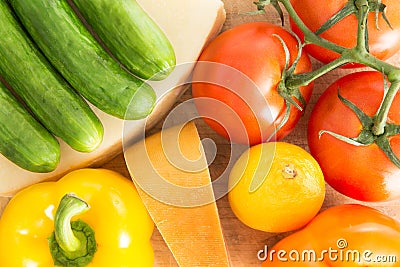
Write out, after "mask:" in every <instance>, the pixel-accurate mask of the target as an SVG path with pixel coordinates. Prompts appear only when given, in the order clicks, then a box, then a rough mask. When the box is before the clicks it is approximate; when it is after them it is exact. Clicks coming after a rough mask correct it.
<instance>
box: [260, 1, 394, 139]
mask: <svg viewBox="0 0 400 267" xmlns="http://www.w3.org/2000/svg"><path fill="white" fill-rule="evenodd" d="M349 1H354V4H355V7H356V14H355V15H356V16H357V19H358V21H359V23H358V34H357V45H356V46H355V47H353V48H345V47H341V46H338V45H336V44H334V43H332V42H330V41H328V40H326V39H324V38H322V37H320V36H319V35H317V34H315V33H314V32H312V31H311V30H310V29H309V28H308V27H307V26H306V25H305V24H304V22H303V21H302V19H301V18H300V17H299V16H298V14H297V13H296V11H295V10H294V8H293V6H292V4H291V2H290V0H259V2H256V5H257V7H258V9H261V8H262V7H263V6H264V7H265V6H266V5H268V4H270V3H271V2H274V3H275V5H276V3H278V2H280V3H281V4H282V5H283V6H284V7H285V9H286V11H287V12H288V14H289V16H290V17H291V19H292V20H293V21H294V23H296V25H297V27H299V29H300V30H301V31H302V32H303V33H304V41H305V43H306V44H315V45H318V46H321V47H323V48H326V49H328V50H331V51H334V52H336V53H338V54H340V55H341V56H340V57H339V58H338V59H337V60H334V61H332V62H331V63H328V64H326V65H324V66H322V67H321V68H319V69H317V70H314V71H312V72H309V73H303V74H293V75H290V76H288V77H287V78H286V81H285V83H286V86H287V87H288V88H295V87H299V86H304V85H307V84H309V83H310V82H312V81H313V80H315V79H317V78H319V77H321V76H322V75H324V74H326V73H328V72H330V71H331V70H333V69H335V68H337V67H340V66H341V65H344V64H346V63H349V62H354V63H359V64H362V65H364V66H367V67H370V68H373V69H375V70H377V71H379V72H381V73H383V74H384V75H386V76H387V78H388V81H389V82H390V83H391V86H390V87H389V90H388V92H387V93H386V94H385V97H384V100H383V102H382V105H381V107H380V109H379V111H378V113H377V115H376V117H375V121H374V127H373V134H374V135H377V136H378V135H381V134H383V133H384V131H385V126H386V124H387V117H388V113H389V109H390V106H391V104H392V102H393V99H394V97H395V96H396V94H397V92H398V90H399V89H400V68H398V67H396V66H393V65H391V64H389V63H387V62H385V61H382V60H379V59H377V58H376V57H374V56H372V55H371V54H370V53H369V51H368V30H367V18H368V15H369V12H370V11H371V10H370V8H371V7H370V4H369V0H349ZM371 2H372V1H371ZM378 4H379V3H375V2H374V3H373V10H372V11H374V12H376V10H377V5H378ZM374 5H375V6H374ZM383 15H384V14H383ZM384 18H385V21H387V19H386V17H384ZM387 23H388V21H387ZM389 26H390V24H389Z"/></svg>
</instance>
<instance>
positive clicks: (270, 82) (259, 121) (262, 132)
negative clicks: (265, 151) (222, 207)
mask: <svg viewBox="0 0 400 267" xmlns="http://www.w3.org/2000/svg"><path fill="white" fill-rule="evenodd" d="M274 35H279V36H280V37H281V38H282V39H283V40H284V42H285V44H286V46H287V47H288V50H289V52H290V65H291V64H292V62H293V61H294V59H295V58H296V56H297V54H298V42H297V41H296V39H295V38H294V37H293V36H292V35H291V34H290V33H288V32H287V31H286V30H285V29H284V28H282V27H280V26H276V25H273V24H269V23H265V22H256V23H248V24H243V25H239V26H237V27H235V28H233V29H231V30H228V31H226V32H224V33H222V34H220V35H219V36H218V37H217V38H215V39H214V40H213V41H212V42H211V43H210V44H209V45H208V47H206V49H205V50H204V51H203V53H202V54H201V56H200V59H199V61H200V62H199V63H198V64H197V65H196V68H195V70H194V75H193V84H192V94H193V97H194V99H195V104H196V107H197V109H198V112H199V114H200V115H201V116H202V117H203V118H204V120H205V121H206V122H207V123H208V124H209V125H210V126H211V127H212V128H213V129H214V130H215V131H216V132H218V133H219V134H220V135H222V136H224V137H225V138H227V139H230V140H231V141H233V142H236V143H242V144H249V143H250V144H251V145H254V144H258V143H261V142H263V141H265V140H266V139H267V138H268V137H269V136H270V135H271V133H273V130H274V127H275V126H277V125H278V124H279V123H280V122H281V121H282V119H283V117H284V114H285V110H286V105H285V101H284V99H283V98H282V97H281V96H280V95H279V93H278V91H277V85H278V83H279V82H280V80H281V78H282V71H283V69H284V66H285V52H284V48H283V45H282V43H281V42H280V40H279V39H278V37H276V36H274ZM202 62H206V63H202ZM207 62H212V63H207ZM217 63H220V64H217ZM308 71H311V63H310V60H309V58H308V56H307V55H306V54H305V53H303V54H302V56H301V59H300V61H299V63H298V65H297V67H296V73H302V72H308ZM312 88H313V85H312V84H310V85H308V86H305V87H301V88H300V92H301V93H302V95H303V96H304V98H305V100H306V101H307V102H308V100H309V98H310V96H311V93H312ZM203 100H204V101H203ZM301 114H302V112H301V111H299V110H298V109H296V108H295V107H294V106H292V107H291V111H290V117H289V119H288V121H287V123H286V124H285V125H284V126H283V127H282V128H281V129H280V130H279V131H278V132H277V136H276V139H280V138H282V137H284V136H286V135H287V134H288V133H289V132H290V131H291V130H292V129H293V128H294V126H295V125H296V123H297V121H298V120H299V118H300V116H301Z"/></svg>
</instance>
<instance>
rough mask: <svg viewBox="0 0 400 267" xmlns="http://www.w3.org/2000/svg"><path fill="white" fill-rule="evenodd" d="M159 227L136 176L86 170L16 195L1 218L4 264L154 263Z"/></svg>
mask: <svg viewBox="0 0 400 267" xmlns="http://www.w3.org/2000/svg"><path fill="white" fill-rule="evenodd" d="M153 229H154V224H153V222H152V220H151V218H150V216H149V215H148V213H147V211H146V208H145V206H144V205H143V203H142V201H141V199H140V197H139V195H138V193H137V192H136V189H135V187H134V185H133V183H132V182H131V181H130V180H128V179H126V178H125V177H123V176H121V175H120V174H118V173H116V172H113V171H110V170H105V169H81V170H77V171H73V172H71V173H69V174H67V175H66V176H64V177H63V178H61V179H60V180H59V181H58V182H45V183H40V184H36V185H33V186H30V187H28V188H26V189H24V190H22V191H21V192H19V193H18V194H16V195H15V196H14V197H13V198H12V199H11V201H10V203H9V204H8V205H7V207H6V209H5V210H4V213H3V215H2V217H1V218H0V266H7V267H20V266H21V267H22V266H24V267H50V266H71V267H72V266H74V267H75V266H76V267H83V266H93V267H100V266H104V267H111V266H112V267H122V266H124V267H125V266H126V267H128V266H129V267H131V266H140V267H146V266H153V264H154V263H153V261H154V255H153V249H152V246H151V242H150V237H151V234H152V232H153ZM51 252H53V254H52V253H51Z"/></svg>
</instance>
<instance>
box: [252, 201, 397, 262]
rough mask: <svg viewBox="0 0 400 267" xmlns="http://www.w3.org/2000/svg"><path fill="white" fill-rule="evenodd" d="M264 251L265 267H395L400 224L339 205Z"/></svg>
mask: <svg viewBox="0 0 400 267" xmlns="http://www.w3.org/2000/svg"><path fill="white" fill-rule="evenodd" d="M261 252H263V253H260V252H259V253H260V254H259V256H261V255H262V256H263V257H264V259H265V261H264V262H263V264H262V265H261V266H262V267H285V266H291V267H300V266H301V267H357V266H358V267H361V266H375V267H376V266H386V267H389V266H392V267H395V266H399V257H400V222H397V221H396V220H394V219H393V218H391V217H389V216H387V215H385V214H383V213H381V212H380V211H378V210H376V209H373V208H370V207H366V206H361V205H357V204H347V205H340V206H335V207H331V208H329V209H326V210H324V211H322V212H321V213H320V214H318V215H317V216H316V217H315V218H314V219H313V220H312V221H311V222H310V223H309V224H308V225H307V226H306V227H304V228H303V229H301V230H300V231H297V232H295V233H293V234H291V235H289V236H287V237H286V238H283V239H282V240H280V241H279V242H278V243H276V244H275V245H274V246H273V247H272V248H269V247H266V249H265V250H264V251H261Z"/></svg>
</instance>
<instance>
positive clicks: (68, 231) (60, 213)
mask: <svg viewBox="0 0 400 267" xmlns="http://www.w3.org/2000/svg"><path fill="white" fill-rule="evenodd" d="M89 208H90V207H89V205H88V204H87V203H86V202H85V201H83V200H82V199H80V198H78V197H76V196H75V195H73V194H67V195H65V196H64V197H63V198H62V199H61V202H60V205H59V206H58V209H57V212H56V215H55V219H54V229H55V236H56V240H57V242H58V245H59V246H60V247H61V248H62V249H63V250H64V251H67V252H74V251H77V250H78V249H79V248H80V247H81V242H80V241H79V239H78V238H77V237H76V236H75V235H74V233H73V231H72V228H71V218H72V217H74V216H76V215H79V214H82V213H84V212H86V211H87V210H89Z"/></svg>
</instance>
